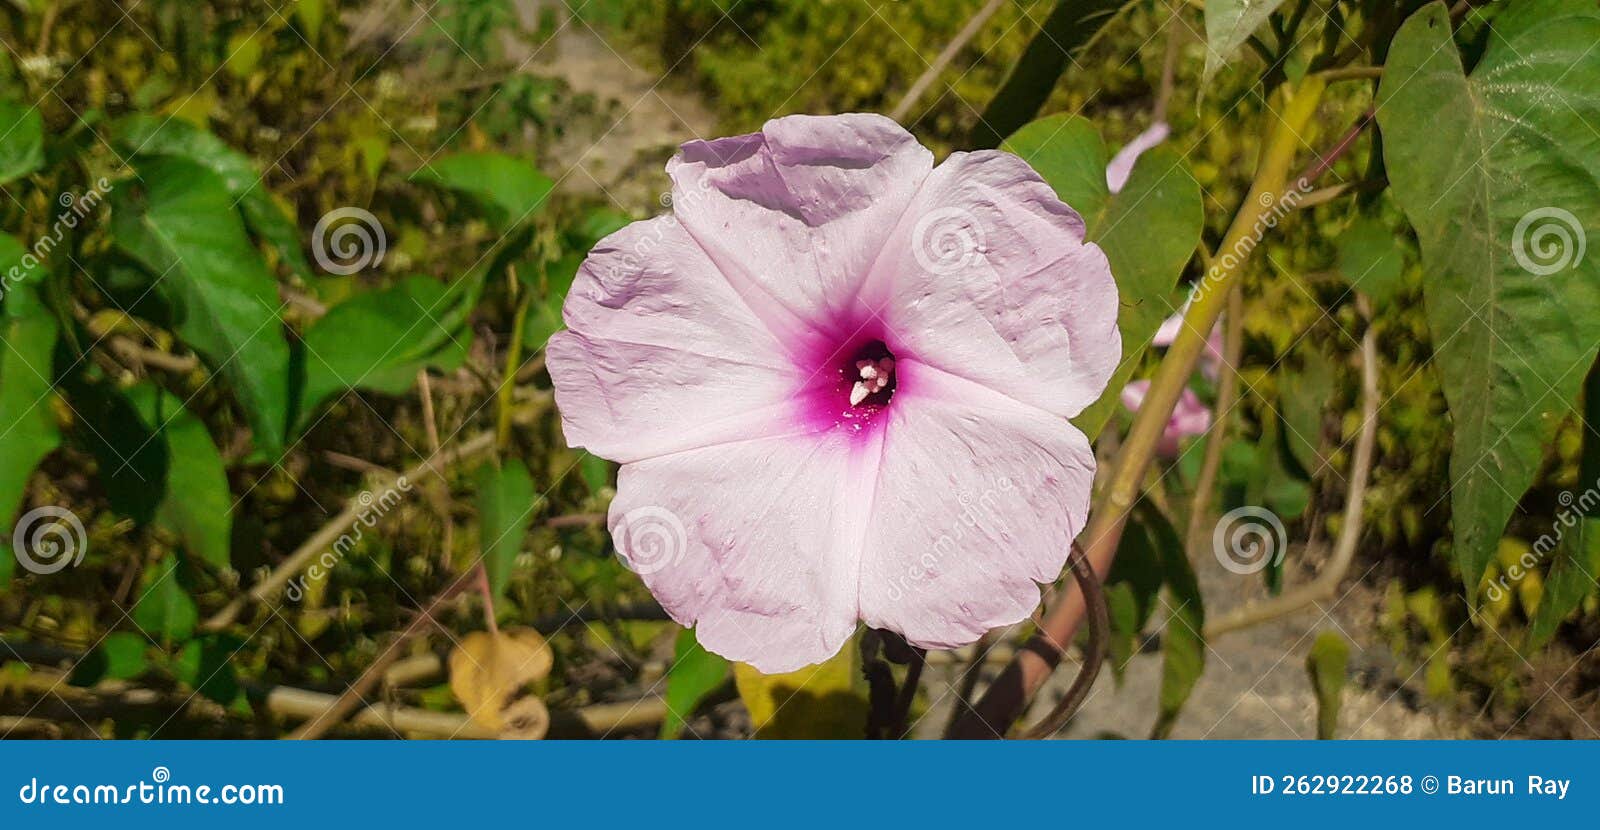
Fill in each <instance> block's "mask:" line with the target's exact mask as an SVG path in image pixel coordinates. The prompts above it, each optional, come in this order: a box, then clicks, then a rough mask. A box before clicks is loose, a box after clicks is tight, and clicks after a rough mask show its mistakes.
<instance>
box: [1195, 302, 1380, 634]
mask: <svg viewBox="0 0 1600 830" xmlns="http://www.w3.org/2000/svg"><path fill="white" fill-rule="evenodd" d="M1357 302H1358V303H1359V304H1360V306H1361V308H1362V311H1363V312H1365V313H1366V315H1367V317H1368V321H1367V330H1366V333H1365V334H1363V335H1362V336H1361V432H1360V433H1359V435H1358V436H1357V437H1356V452H1355V457H1354V458H1353V459H1352V460H1351V462H1350V487H1349V491H1348V493H1347V494H1346V495H1345V503H1344V522H1343V523H1342V524H1341V525H1340V527H1339V538H1338V540H1337V541H1336V542H1334V546H1333V556H1332V557H1330V558H1329V559H1328V563H1327V564H1326V565H1324V566H1323V568H1322V570H1321V571H1319V572H1318V573H1317V576H1316V578H1315V579H1312V580H1311V581H1310V582H1308V583H1306V584H1305V585H1302V586H1299V587H1296V588H1293V589H1290V590H1287V591H1284V592H1283V593H1281V594H1279V595H1278V596H1275V597H1272V598H1271V599H1267V600H1264V601H1262V602H1258V603H1254V604H1251V605H1246V606H1244V607H1243V608H1239V609H1236V610H1234V611H1232V612H1230V613H1228V614H1225V615H1223V616H1221V617H1219V618H1217V619H1216V620H1215V621H1213V622H1212V623H1210V624H1209V625H1207V626H1206V630H1205V636H1206V639H1207V640H1209V639H1211V638H1213V637H1218V636H1221V635H1223V634H1226V633H1228V632H1230V631H1237V630H1239V629H1241V628H1248V627H1250V626H1252V625H1256V624H1257V623H1262V622H1265V621H1267V620H1270V619H1273V618H1275V617H1281V616H1284V615H1286V614H1292V613H1294V612H1295V611H1299V610H1300V609H1302V608H1305V607H1306V606H1309V605H1311V604H1312V603H1314V602H1316V601H1318V600H1322V599H1331V598H1332V597H1333V595H1334V593H1335V592H1336V591H1338V589H1339V583H1340V582H1342V581H1343V580H1344V577H1345V574H1347V573H1349V571H1350V563H1351V562H1354V561H1355V556H1356V545H1357V544H1358V543H1359V542H1360V541H1361V531H1362V527H1363V519H1364V516H1363V507H1364V505H1365V503H1366V497H1367V478H1368V476H1369V474H1370V473H1371V471H1372V453H1373V444H1374V443H1375V442H1376V440H1377V435H1378V394H1379V393H1378V344H1377V334H1376V333H1375V332H1374V330H1373V329H1374V325H1373V322H1372V320H1371V316H1372V312H1371V308H1370V305H1369V304H1368V303H1367V300H1366V298H1365V297H1360V298H1358V300H1357Z"/></svg>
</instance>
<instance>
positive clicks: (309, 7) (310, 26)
mask: <svg viewBox="0 0 1600 830" xmlns="http://www.w3.org/2000/svg"><path fill="white" fill-rule="evenodd" d="M327 5H328V0H298V2H296V3H295V4H294V16H295V19H296V20H298V21H300V26H301V28H303V29H305V31H306V40H308V41H310V42H312V43H316V42H317V33H318V32H321V31H322V18H323V17H324V16H325V14H326V12H327Z"/></svg>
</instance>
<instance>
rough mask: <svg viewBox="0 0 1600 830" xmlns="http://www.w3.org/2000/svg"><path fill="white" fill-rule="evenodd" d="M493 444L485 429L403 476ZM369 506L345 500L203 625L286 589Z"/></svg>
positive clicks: (217, 623)
mask: <svg viewBox="0 0 1600 830" xmlns="http://www.w3.org/2000/svg"><path fill="white" fill-rule="evenodd" d="M493 447H494V434H493V433H489V432H485V433H482V434H479V435H475V436H473V437H472V438H469V439H467V440H466V441H464V442H462V443H461V444H460V445H459V446H457V447H455V448H454V449H452V450H449V451H445V452H439V453H434V454H433V455H431V456H429V457H428V458H427V459H426V460H424V461H422V462H421V463H419V464H417V465H416V466H414V467H412V468H411V469H409V470H407V471H406V472H405V474H404V476H401V477H400V478H404V479H405V480H406V481H408V482H413V483H414V482H416V481H419V480H420V479H422V477H423V476H426V475H429V474H435V475H437V474H439V473H442V472H443V471H444V470H445V469H447V468H449V467H451V466H454V465H456V464H459V463H461V462H462V461H465V460H467V459H469V458H474V457H476V456H478V455H481V454H483V453H485V452H488V451H489V450H490V449H492V448H493ZM400 478H396V479H391V480H388V481H386V482H383V483H381V484H379V485H376V486H375V487H374V489H386V488H389V487H394V486H397V485H398V484H399V482H400ZM367 509H369V505H366V504H363V503H362V502H361V498H360V496H352V497H351V498H350V500H349V501H347V502H345V506H344V509H343V510H340V511H339V513H338V515H336V516H334V517H333V518H332V519H330V520H329V521H328V523H327V524H324V525H323V526H322V527H321V528H319V529H318V530H317V532H316V533H313V534H312V535H311V538H309V539H307V540H306V541H305V542H304V543H302V544H301V545H300V547H298V548H296V549H295V551H294V553H291V554H289V557H288V558H287V559H285V560H283V562H281V563H279V564H278V567H276V568H274V569H273V570H272V573H270V574H268V575H267V578H266V579H263V580H261V581H260V582H258V583H256V586H255V587H254V588H252V589H250V592H249V593H248V594H245V595H244V596H241V597H239V598H237V599H235V600H233V601H232V602H230V603H228V604H227V605H226V606H225V607H223V609H222V610H221V611H218V612H217V613H216V614H215V615H213V616H212V617H211V618H210V619H208V620H206V622H205V625H204V626H203V628H204V629H205V630H207V631H216V630H217V629H220V628H225V627H227V626H228V625H231V624H232V623H233V621H234V620H236V619H238V618H239V613H240V612H242V611H243V610H244V609H245V606H247V605H249V604H250V603H253V602H265V601H266V600H267V599H269V598H270V597H272V596H274V595H275V594H277V593H278V592H279V591H281V590H283V587H284V586H285V585H287V584H289V580H291V579H293V578H294V577H295V575H296V574H298V573H300V571H302V570H304V569H305V568H306V566H308V565H310V564H311V560H313V559H315V558H316V557H318V556H320V555H321V554H322V553H323V552H324V551H326V550H328V549H329V548H330V547H332V546H333V544H334V543H335V542H336V541H338V539H339V537H340V536H342V535H344V534H345V533H346V532H347V531H349V530H350V528H351V527H352V526H354V525H355V523H356V522H357V521H359V520H360V518H361V515H362V513H363V511H365V510H367Z"/></svg>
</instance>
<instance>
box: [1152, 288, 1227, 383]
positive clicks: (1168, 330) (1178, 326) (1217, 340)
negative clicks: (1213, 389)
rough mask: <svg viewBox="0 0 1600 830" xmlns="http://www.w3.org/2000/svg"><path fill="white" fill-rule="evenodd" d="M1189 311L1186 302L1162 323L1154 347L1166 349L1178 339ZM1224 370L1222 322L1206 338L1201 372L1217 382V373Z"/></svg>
mask: <svg viewBox="0 0 1600 830" xmlns="http://www.w3.org/2000/svg"><path fill="white" fill-rule="evenodd" d="M1188 310H1189V301H1187V300H1185V301H1184V303H1183V307H1182V308H1180V309H1178V310H1177V312H1176V313H1174V314H1173V315H1172V316H1171V317H1168V318H1167V319H1165V320H1162V321H1161V328H1159V329H1156V336H1155V339H1154V340H1152V341H1151V344H1152V345H1155V346H1158V347H1160V348H1163V349H1164V348H1166V347H1168V346H1171V345H1172V341H1174V340H1176V339H1178V332H1180V331H1182V330H1183V315H1184V313H1185V312H1187V311H1188ZM1221 369H1222V320H1220V319H1219V320H1217V324H1216V325H1215V326H1212V327H1211V334H1210V335H1209V336H1208V337H1206V350H1205V351H1203V352H1201V353H1200V371H1201V372H1202V373H1203V374H1204V375H1205V376H1206V377H1207V378H1208V379H1210V380H1211V381H1212V382H1216V379H1217V373H1218V372H1219V371H1221Z"/></svg>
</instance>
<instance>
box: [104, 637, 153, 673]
mask: <svg viewBox="0 0 1600 830" xmlns="http://www.w3.org/2000/svg"><path fill="white" fill-rule="evenodd" d="M149 645H150V641H149V640H146V639H145V638H144V635H143V634H137V633H134V632H132V631H118V632H115V633H112V634H107V635H106V638H105V639H104V640H102V641H101V642H100V647H99V648H98V649H97V650H98V651H99V652H100V653H102V654H104V655H105V658H106V673H105V676H106V677H108V678H111V679H112V680H132V679H133V678H135V677H138V676H139V675H141V674H144V670H145V669H146V668H147V667H148V665H149V664H148V663H147V662H146V661H145V658H144V652H145V649H146V648H148V647H149Z"/></svg>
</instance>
